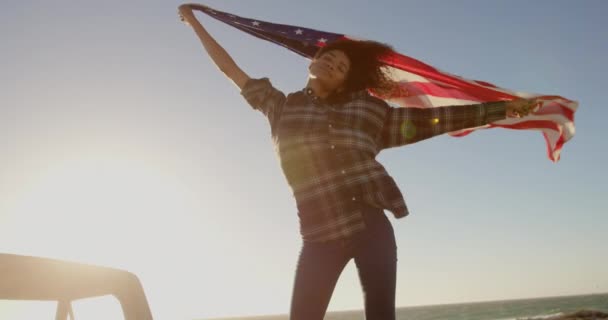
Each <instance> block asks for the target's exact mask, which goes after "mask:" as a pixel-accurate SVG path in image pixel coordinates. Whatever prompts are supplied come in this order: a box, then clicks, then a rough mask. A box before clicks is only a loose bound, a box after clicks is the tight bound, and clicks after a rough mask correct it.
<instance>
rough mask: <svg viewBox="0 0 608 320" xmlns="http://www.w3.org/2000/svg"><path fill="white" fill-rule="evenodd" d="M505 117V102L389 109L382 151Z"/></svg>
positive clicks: (384, 128) (383, 128)
mask: <svg viewBox="0 0 608 320" xmlns="http://www.w3.org/2000/svg"><path fill="white" fill-rule="evenodd" d="M505 117H506V103H505V102H504V101H497V102H486V103H480V104H472V105H461V106H445V107H436V108H425V109H421V108H395V107H390V106H387V112H386V118H385V121H384V125H383V127H382V131H381V134H380V135H379V137H378V140H379V141H378V142H377V143H378V147H379V149H380V150H382V149H387V148H393V147H398V146H402V145H406V144H410V143H415V142H418V141H421V140H424V139H428V138H431V137H434V136H437V135H441V134H444V133H447V132H452V131H458V130H463V129H468V128H475V127H479V126H483V125H486V124H488V123H491V122H494V121H498V120H502V119H505Z"/></svg>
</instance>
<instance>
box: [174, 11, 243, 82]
mask: <svg viewBox="0 0 608 320" xmlns="http://www.w3.org/2000/svg"><path fill="white" fill-rule="evenodd" d="M197 6H198V5H195V4H183V5H181V6H179V14H180V16H181V17H182V21H184V23H186V24H188V25H190V26H192V28H193V29H194V32H196V35H197V36H198V37H199V39H200V40H201V43H202V44H203V47H204V48H205V50H206V51H207V53H208V54H209V57H211V60H213V62H214V63H215V65H216V66H217V67H218V68H219V69H220V71H222V72H223V73H224V74H225V75H226V76H228V78H230V79H231V80H232V82H234V84H236V85H237V86H238V87H239V88H240V89H241V90H242V89H243V87H244V86H245V83H247V80H249V76H248V75H247V74H246V73H245V72H244V71H243V70H241V68H239V66H238V65H237V64H236V63H235V62H234V60H233V59H232V57H231V56H230V55H229V54H228V52H226V50H224V48H222V46H220V45H219V44H218V43H217V41H215V39H214V38H213V37H212V36H211V35H210V34H209V33H208V32H207V30H205V28H204V27H203V25H202V24H201V23H200V22H199V21H198V19H196V17H195V16H194V13H193V12H192V10H193V9H195V8H196V7H197Z"/></svg>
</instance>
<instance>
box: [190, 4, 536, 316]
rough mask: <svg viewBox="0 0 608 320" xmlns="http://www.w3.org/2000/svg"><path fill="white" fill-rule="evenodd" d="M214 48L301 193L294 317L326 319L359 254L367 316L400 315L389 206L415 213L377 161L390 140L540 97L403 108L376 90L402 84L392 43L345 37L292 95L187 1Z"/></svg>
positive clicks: (509, 111)
mask: <svg viewBox="0 0 608 320" xmlns="http://www.w3.org/2000/svg"><path fill="white" fill-rule="evenodd" d="M179 13H180V15H181V16H182V20H183V21H184V22H185V23H187V24H189V25H190V26H192V27H193V28H194V31H195V32H196V34H197V35H198V37H199V38H200V40H201V42H202V44H203V46H204V48H205V49H206V51H207V53H208V54H209V56H210V57H211V59H212V60H213V61H214V62H215V64H216V65H217V66H218V67H219V69H220V70H221V71H222V72H223V73H224V74H225V75H227V76H228V78H230V79H231V80H232V81H233V82H234V83H235V84H236V85H237V86H238V87H239V88H240V89H241V94H242V95H243V96H244V97H245V99H246V100H247V101H248V102H249V104H251V106H252V107H253V108H254V109H256V110H259V111H261V112H262V113H263V114H264V115H265V116H266V117H267V118H268V121H269V123H270V126H271V132H272V138H273V141H274V143H275V146H276V150H277V153H278V156H279V158H280V163H281V167H282V169H283V172H284V174H285V176H286V178H287V181H288V183H289V185H290V187H291V189H292V191H293V194H294V197H295V199H296V203H297V208H298V216H299V222H300V233H301V236H302V239H303V245H302V249H301V252H300V256H299V260H298V265H297V269H296V274H295V282H294V287H293V295H292V301H291V311H290V319H292V320H299V319H304V320H315V319H323V317H324V315H325V312H326V310H327V306H328V303H329V301H330V298H331V295H332V292H333V290H334V287H335V284H336V282H337V280H338V278H339V276H340V274H341V272H342V270H343V268H344V267H345V265H346V264H347V262H348V261H350V259H354V261H355V264H356V266H357V270H358V273H359V278H360V280H361V285H362V288H363V292H364V298H365V314H366V319H374V320H376V319H395V283H396V264H397V256H396V245H395V237H394V234H393V229H392V226H391V224H390V221H389V220H388V218H387V217H386V215H385V214H384V209H387V210H390V211H391V212H392V213H393V214H394V216H395V217H397V218H401V217H404V216H406V215H407V214H408V210H407V207H406V205H405V201H404V199H403V196H402V195H401V192H400V191H399V189H398V187H397V185H396V184H395V182H394V181H393V179H392V178H391V177H390V176H389V174H388V173H387V172H386V170H385V169H384V167H383V166H382V165H381V164H380V163H379V162H377V161H376V160H375V157H376V155H377V154H378V153H379V152H380V151H381V150H382V149H386V148H391V147H396V146H402V145H406V144H410V143H414V142H417V141H420V140H424V139H428V138H431V137H433V136H436V135H440V134H443V133H446V132H450V131H456V130H461V129H465V128H471V127H477V126H481V125H484V124H486V123H489V122H493V121H498V120H502V119H504V118H505V117H506V116H507V115H508V116H512V117H517V116H521V115H525V114H527V113H528V112H529V109H530V107H531V104H532V103H531V102H529V101H526V100H517V101H514V102H492V103H483V104H477V105H469V106H451V107H441V108H430V109H419V108H393V107H390V106H389V105H388V104H387V103H386V102H384V101H383V100H381V99H378V98H375V97H373V96H371V95H370V94H368V91H367V90H373V91H374V92H375V93H377V94H379V95H382V94H385V93H387V92H388V91H390V90H393V89H395V88H396V85H395V84H393V83H391V82H390V81H389V80H388V77H387V75H386V74H384V73H383V69H382V68H381V65H380V64H379V63H378V59H377V58H378V57H381V56H382V55H385V54H387V53H390V52H391V48H390V47H389V46H386V45H384V44H380V43H377V42H372V41H346V40H343V41H338V42H334V43H330V44H328V45H327V46H325V47H323V48H322V49H320V50H319V51H318V53H317V54H316V56H315V57H314V59H313V60H312V62H311V63H310V66H309V77H308V82H307V84H306V87H305V88H304V89H303V90H301V91H297V92H293V93H291V94H289V95H285V94H284V93H282V92H281V91H279V90H277V89H276V88H274V87H273V86H272V84H271V83H270V81H269V80H268V79H267V78H261V79H251V78H249V76H248V75H247V74H246V73H245V72H243V71H242V70H241V69H240V68H239V67H238V66H237V65H236V63H235V62H234V61H233V60H232V58H231V57H230V56H229V55H228V53H226V51H225V50H224V49H223V48H222V47H221V46H220V45H219V44H218V43H217V42H216V41H215V40H214V39H213V38H212V37H211V36H210V35H209V33H207V31H206V30H205V28H204V27H203V26H202V25H201V24H200V22H199V21H198V20H197V19H196V17H195V16H194V15H193V12H192V5H188V4H185V5H182V6H180V7H179Z"/></svg>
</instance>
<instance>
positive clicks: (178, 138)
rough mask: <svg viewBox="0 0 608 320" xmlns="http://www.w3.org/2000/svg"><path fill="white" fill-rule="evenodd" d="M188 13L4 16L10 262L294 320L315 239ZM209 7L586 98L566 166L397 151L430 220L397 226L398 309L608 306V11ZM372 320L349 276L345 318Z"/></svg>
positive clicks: (255, 117) (226, 41) (62, 4)
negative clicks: (545, 300)
mask: <svg viewBox="0 0 608 320" xmlns="http://www.w3.org/2000/svg"><path fill="white" fill-rule="evenodd" d="M179 4H180V3H179V2H176V1H130V2H128V3H124V2H120V1H106V2H99V1H96V2H93V1H65V0H60V1H55V2H53V3H52V4H51V3H50V2H46V1H19V2H10V3H2V5H0V37H1V38H2V39H3V41H2V45H1V46H2V54H1V55H0V70H2V72H0V87H1V88H2V90H0V164H1V165H0V252H10V253H20V254H31V255H41V256H48V257H56V258H62V259H69V260H74V261H83V262H88V263H97V264H102V265H108V266H114V267H119V268H125V269H128V270H131V271H133V272H135V273H136V274H138V275H139V276H140V278H141V279H142V281H143V284H144V287H145V288H146V292H147V294H148V298H149V300H150V303H151V306H152V309H153V312H154V314H155V316H156V317H157V318H160V319H168V318H171V319H175V318H180V319H192V318H205V317H220V316H233V315H256V314H271V313H272V314H275V313H286V312H287V310H288V308H289V299H290V294H291V285H292V281H293V271H294V270H295V263H296V258H297V255H298V251H299V246H300V239H299V234H298V229H297V228H298V226H297V216H296V211H295V205H294V201H293V199H292V198H291V195H290V192H289V189H288V186H287V183H286V181H285V179H284V177H283V175H282V173H281V171H280V167H279V164H278V161H277V159H276V156H275V155H274V153H273V149H272V145H271V142H270V139H269V128H268V126H267V123H266V121H265V119H264V118H263V116H262V115H261V114H258V113H257V112H255V111H253V110H252V109H251V108H250V107H249V106H248V105H247V104H246V102H245V101H244V99H243V98H242V97H241V96H240V95H239V92H238V89H237V88H236V87H235V86H234V85H233V84H232V83H231V82H230V81H228V80H227V79H226V78H225V77H224V76H223V75H222V74H221V73H220V72H219V71H218V70H217V68H216V67H215V66H214V65H213V64H212V62H211V60H210V59H209V58H208V57H207V56H206V54H205V53H204V51H203V49H202V47H201V45H200V43H199V42H198V39H197V38H196V36H195V34H194V32H192V30H190V29H189V27H187V26H185V25H183V24H181V23H180V21H179V20H178V18H177V14H176V11H177V6H178V5H179ZM205 4H207V5H209V6H211V7H213V8H216V9H219V10H223V11H228V12H232V13H235V14H237V15H241V16H244V17H251V18H257V19H261V20H268V21H272V22H278V23H286V24H294V25H300V26H305V27H309V28H316V29H320V30H326V31H332V32H337V33H345V34H348V35H352V36H356V37H361V38H367V39H374V40H378V41H382V42H386V43H390V44H391V45H393V46H394V48H395V49H397V50H398V51H400V52H402V53H404V54H406V55H409V56H412V57H415V58H417V59H419V60H422V61H424V62H426V63H428V64H431V65H433V66H435V67H438V68H440V69H442V70H446V71H448V72H450V73H454V74H458V75H461V76H464V77H467V78H474V79H480V80H486V81H489V82H492V83H494V84H496V85H498V86H501V87H505V88H509V89H513V90H518V91H527V92H537V93H546V94H558V95H562V96H564V97H567V98H570V99H574V100H577V101H578V102H579V109H578V111H577V113H576V120H575V124H576V128H577V132H576V135H575V137H574V138H573V139H572V140H571V141H570V142H568V143H567V144H566V145H565V147H564V149H563V153H562V159H561V160H560V161H559V162H558V163H552V162H551V161H549V160H548V158H547V156H546V150H545V142H544V139H543V137H542V136H541V134H540V133H538V132H524V131H510V130H503V129H493V130H485V131H481V132H476V133H474V134H472V135H470V136H467V137H465V138H452V137H448V136H441V137H437V138H433V139H430V140H427V141H424V142H421V143H418V144H414V145H411V146H407V147H403V148H397V149H391V150H387V151H384V152H382V153H381V154H380V155H379V160H380V161H381V162H382V163H383V164H385V166H386V168H387V169H388V171H389V172H390V173H391V174H392V175H393V177H394V178H395V180H396V181H397V183H398V185H399V186H400V188H401V189H402V191H403V193H404V195H405V197H406V201H407V202H408V205H409V207H410V210H411V212H412V214H411V215H410V216H409V217H407V218H405V219H401V220H398V221H396V220H395V219H392V218H391V221H392V222H393V223H394V224H393V225H394V227H395V232H396V236H397V241H398V243H397V244H398V248H399V269H398V272H399V273H398V284H397V305H399V306H410V305H427V304H441V303H452V302H466V301H480V300H498V299H511V298H526V297H538V296H552V295H566V294H583V293H593V292H608V271H606V267H605V266H606V265H608V258H607V255H606V254H605V251H606V243H608V233H607V232H606V229H607V228H608V216H607V215H606V209H607V208H608V200H607V197H606V196H607V195H608V187H607V185H608V184H606V182H605V181H606V180H607V178H608V174H607V173H606V170H604V168H603V164H604V155H605V153H606V147H607V146H608V144H607V142H606V139H605V138H606V133H605V131H604V129H603V126H604V123H603V121H605V119H606V117H607V116H608V111H606V109H605V108H604V107H603V106H604V102H603V100H602V97H603V94H604V91H605V88H604V84H605V83H606V81H605V80H604V75H605V74H606V73H607V71H608V70H607V64H606V62H605V57H606V56H607V54H608V42H606V41H605V39H606V35H607V34H608V23H607V22H606V21H605V17H604V16H605V13H606V12H608V11H607V9H608V3H607V2H605V1H601V0H598V1H593V0H586V1H579V2H574V1H548V0H547V1H544V0H541V1H531V2H530V1H519V0H518V1H492V2H487V1H472V0H471V1H464V0H457V1H438V0H433V1H382V2H380V3H377V4H375V5H371V4H370V2H368V1H331V2H329V3H327V2H325V1H309V2H306V3H302V2H295V1H270V0H268V1H228V0H224V1H220V0H209V1H207V2H205ZM199 17H200V18H202V21H203V23H204V25H205V26H207V28H208V30H209V31H210V32H211V33H212V34H213V35H214V36H215V37H216V39H217V40H218V41H219V42H220V43H221V44H222V45H223V46H224V47H225V48H226V49H227V50H228V52H229V53H230V54H231V55H232V56H233V58H234V59H235V60H236V62H237V63H238V64H239V65H240V66H241V67H242V68H243V69H244V70H245V71H246V72H247V73H248V74H249V75H250V76H251V77H262V76H266V77H269V78H270V79H271V81H272V82H273V83H274V84H275V86H276V87H278V88H280V89H282V90H284V91H285V92H290V91H295V90H299V89H301V88H302V87H303V86H304V84H305V82H306V76H307V74H306V70H307V69H306V68H307V61H306V60H305V59H303V58H301V57H299V56H297V55H295V54H294V53H291V52H289V51H287V50H285V49H282V48H280V47H278V46H276V45H274V44H271V43H267V42H262V41H261V40H258V39H255V38H253V37H251V36H249V35H246V34H244V33H242V32H240V31H237V30H235V29H232V28H231V27H228V26H226V25H223V24H220V23H219V22H216V21H211V20H210V19H209V18H208V17H206V16H203V15H202V14H201V15H199ZM360 308H362V296H361V291H360V288H359V283H358V280H357V277H356V272H355V268H354V266H353V265H352V264H349V265H348V266H347V269H346V270H345V272H344V273H343V275H342V278H341V279H340V281H339V283H338V287H337V288H336V291H335V293H334V297H333V299H332V301H331V304H330V310H343V309H360ZM0 312H2V309H1V308H0Z"/></svg>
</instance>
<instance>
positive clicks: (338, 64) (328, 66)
mask: <svg viewBox="0 0 608 320" xmlns="http://www.w3.org/2000/svg"><path fill="white" fill-rule="evenodd" d="M349 69H350V60H349V59H348V57H347V56H346V54H344V52H342V51H340V50H331V51H327V52H325V53H323V54H322V55H321V56H320V57H318V58H317V59H314V60H312V62H311V63H310V66H309V67H308V70H309V76H310V77H311V78H313V79H317V80H318V81H319V82H321V84H322V85H323V87H324V88H325V89H326V90H328V91H330V92H333V91H335V90H339V89H340V88H341V87H342V85H343V84H344V81H345V80H346V76H347V74H348V71H349Z"/></svg>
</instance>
